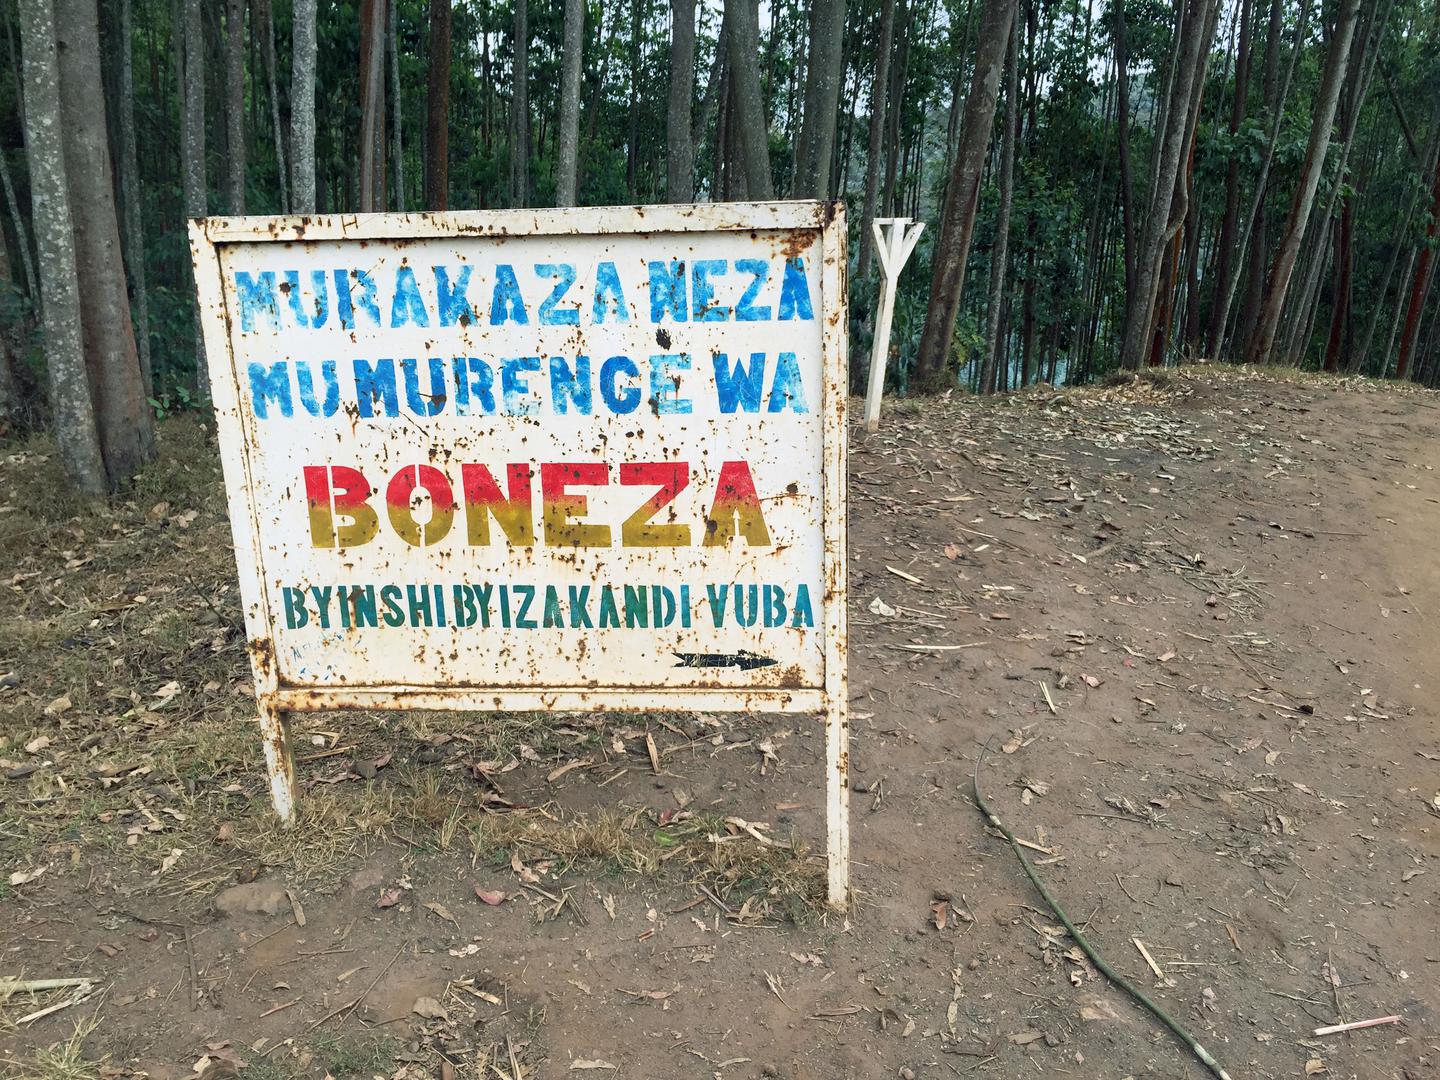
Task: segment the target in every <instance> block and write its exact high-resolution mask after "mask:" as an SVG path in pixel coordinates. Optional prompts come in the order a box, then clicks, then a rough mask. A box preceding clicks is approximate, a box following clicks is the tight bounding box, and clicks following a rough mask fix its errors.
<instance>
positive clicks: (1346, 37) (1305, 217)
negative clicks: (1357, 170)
mask: <svg viewBox="0 0 1440 1080" xmlns="http://www.w3.org/2000/svg"><path fill="white" fill-rule="evenodd" d="M1359 13H1360V0H1341V6H1340V15H1339V19H1338V22H1337V23H1336V26H1335V33H1334V36H1333V37H1332V38H1331V40H1330V48H1329V49H1328V51H1327V53H1326V56H1325V71H1324V74H1323V76H1322V77H1321V80H1320V88H1319V90H1318V91H1317V92H1316V100H1315V118H1314V123H1313V126H1312V127H1311V129H1310V140H1309V143H1308V145H1307V146H1306V148H1305V160H1304V164H1303V165H1302V166H1301V170H1300V181H1299V184H1298V186H1297V187H1296V191H1295V199H1294V201H1293V202H1292V204H1291V206H1290V218H1289V221H1288V222H1286V226H1285V231H1284V232H1283V233H1282V234H1281V237H1280V246H1279V249H1278V250H1277V252H1276V255H1275V261H1274V264H1273V266H1272V267H1271V270H1270V277H1269V280H1268V281H1267V283H1266V287H1265V296H1264V299H1263V300H1262V301H1261V304H1260V317H1259V319H1258V321H1257V322H1256V325H1255V331H1254V333H1253V334H1252V335H1251V338H1250V342H1249V344H1248V347H1247V349H1246V357H1247V359H1249V360H1250V361H1251V362H1252V363H1257V364H1262V363H1269V362H1270V359H1271V352H1272V350H1273V349H1274V347H1275V332H1276V331H1277V330H1278V329H1279V326H1280V313H1281V311H1282V310H1283V309H1284V306H1285V296H1286V293H1287V292H1288V291H1289V288H1290V277H1291V275H1292V274H1293V273H1294V270H1295V258H1296V256H1297V255H1299V253H1300V243H1301V241H1302V240H1304V238H1305V226H1306V223H1307V222H1308V221H1309V218H1310V208H1311V205H1312V204H1313V203H1314V201H1315V189H1316V188H1317V187H1318V186H1319V183H1320V172H1321V170H1322V169H1323V168H1324V165H1325V152H1326V150H1328V149H1329V146H1330V133H1331V129H1332V128H1333V127H1334V126H1335V109H1336V106H1337V105H1338V104H1339V101H1340V90H1341V88H1342V87H1343V86H1344V83H1345V70H1346V67H1347V65H1348V63H1349V60H1350V45H1351V42H1352V41H1353V40H1354V37H1355V22H1356V19H1357V17H1358V16H1359Z"/></svg>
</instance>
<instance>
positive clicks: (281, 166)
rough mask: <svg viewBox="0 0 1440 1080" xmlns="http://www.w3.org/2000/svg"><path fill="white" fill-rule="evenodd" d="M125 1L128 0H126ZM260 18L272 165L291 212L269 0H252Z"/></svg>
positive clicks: (282, 198)
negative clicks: (271, 144) (272, 150)
mask: <svg viewBox="0 0 1440 1080" xmlns="http://www.w3.org/2000/svg"><path fill="white" fill-rule="evenodd" d="M126 2H127V3H128V0H126ZM253 15H254V17H255V18H257V19H259V20H260V46H261V49H262V52H261V56H262V58H263V59H264V62H265V88H266V90H267V96H268V97H269V99H270V129H271V132H272V133H273V139H274V144H275V167H276V172H277V180H278V185H279V190H280V212H281V213H282V214H288V213H289V212H290V207H291V203H290V173H289V170H288V169H287V168H286V166H285V160H286V158H285V127H284V125H283V124H282V123H281V122H280V80H279V77H278V75H277V72H278V70H279V63H278V62H277V61H276V59H275V12H274V10H273V7H272V3H271V0H255V7H254V10H253Z"/></svg>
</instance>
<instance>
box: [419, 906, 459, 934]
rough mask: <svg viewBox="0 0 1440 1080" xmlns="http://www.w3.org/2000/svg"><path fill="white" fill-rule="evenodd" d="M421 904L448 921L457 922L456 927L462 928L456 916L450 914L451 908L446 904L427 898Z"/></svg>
mask: <svg viewBox="0 0 1440 1080" xmlns="http://www.w3.org/2000/svg"><path fill="white" fill-rule="evenodd" d="M420 906H421V907H423V908H425V909H426V910H427V911H433V912H434V913H435V914H436V915H438V916H440V918H442V919H444V920H445V921H446V922H450V923H455V928H456V929H457V930H458V929H459V928H460V924H459V923H458V922H455V916H454V915H451V914H450V909H449V908H447V907H446V906H445V905H444V904H441V903H439V902H437V901H435V900H427V901H425V903H423V904H422V905H420Z"/></svg>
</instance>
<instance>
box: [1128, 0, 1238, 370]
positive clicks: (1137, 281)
mask: <svg viewBox="0 0 1440 1080" xmlns="http://www.w3.org/2000/svg"><path fill="white" fill-rule="evenodd" d="M1211 3H1212V0H1188V3H1187V9H1186V12H1185V15H1184V17H1183V18H1182V19H1181V20H1179V21H1178V22H1177V24H1176V27H1175V34H1176V39H1177V48H1176V50H1175V55H1174V64H1173V65H1172V71H1171V74H1170V78H1169V80H1168V81H1169V84H1170V92H1169V94H1168V95H1167V100H1166V101H1165V119H1164V125H1163V129H1162V130H1163V134H1162V135H1161V137H1160V138H1158V139H1157V140H1156V146H1155V169H1154V175H1153V177H1152V180H1151V184H1152V187H1151V193H1150V205H1149V207H1148V209H1147V211H1146V214H1145V221H1144V227H1143V231H1142V232H1141V237H1140V241H1139V245H1138V247H1137V250H1136V253H1135V256H1136V257H1135V264H1136V265H1135V277H1134V285H1133V287H1132V288H1131V289H1130V290H1129V292H1128V294H1127V296H1126V298H1125V300H1126V303H1125V336H1124V340H1123V344H1122V345H1121V351H1120V361H1121V364H1122V365H1123V366H1125V367H1127V368H1130V369H1131V370H1135V369H1138V368H1139V367H1140V365H1141V364H1142V363H1143V362H1144V360H1145V356H1146V353H1147V351H1148V347H1149V345H1150V325H1151V316H1152V315H1153V313H1154V310H1155V305H1156V299H1157V290H1158V284H1159V280H1160V264H1161V260H1162V259H1163V258H1164V256H1165V248H1166V245H1167V244H1168V242H1169V240H1170V237H1171V236H1172V235H1173V232H1172V229H1174V228H1178V227H1179V224H1180V223H1179V222H1175V221H1173V220H1172V208H1173V206H1174V203H1175V194H1176V180H1177V178H1178V177H1179V173H1180V165H1181V161H1182V159H1183V157H1184V155H1185V151H1186V148H1187V144H1186V136H1187V133H1188V131H1189V128H1190V119H1191V101H1192V95H1194V94H1197V93H1198V91H1199V88H1200V85H1201V83H1202V82H1203V78H1204V67H1203V65H1204V61H1205V58H1206V57H1207V56H1208V55H1209V52H1210V37H1211V35H1212V34H1213V33H1214V29H1215V21H1214V20H1213V19H1212V18H1211Z"/></svg>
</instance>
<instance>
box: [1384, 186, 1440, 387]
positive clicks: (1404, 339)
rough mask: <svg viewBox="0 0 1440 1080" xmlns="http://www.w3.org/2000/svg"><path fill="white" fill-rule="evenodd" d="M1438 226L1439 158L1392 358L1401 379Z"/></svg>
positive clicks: (1407, 363) (1412, 344) (1422, 303)
mask: <svg viewBox="0 0 1440 1080" xmlns="http://www.w3.org/2000/svg"><path fill="white" fill-rule="evenodd" d="M1437 230H1440V159H1437V160H1436V164H1435V183H1434V186H1433V188H1432V192H1431V196H1430V224H1429V225H1428V226H1427V227H1426V229H1425V243H1424V244H1422V245H1421V246H1420V257H1419V258H1418V259H1417V260H1416V262H1415V276H1414V278H1413V279H1412V280H1411V284H1410V302H1409V304H1408V305H1407V306H1406V309H1405V329H1404V330H1403V331H1402V332H1401V334H1400V355H1399V358H1398V359H1397V360H1396V361H1395V377H1396V378H1397V379H1403V378H1405V376H1406V375H1407V374H1408V373H1409V370H1410V358H1411V356H1412V355H1413V353H1414V351H1415V335H1416V332H1417V331H1418V329H1419V327H1420V311H1421V309H1422V308H1423V307H1424V306H1425V294H1426V293H1427V292H1428V291H1429V286H1430V266H1431V261H1432V260H1433V259H1434V256H1435V238H1436V233H1437Z"/></svg>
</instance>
